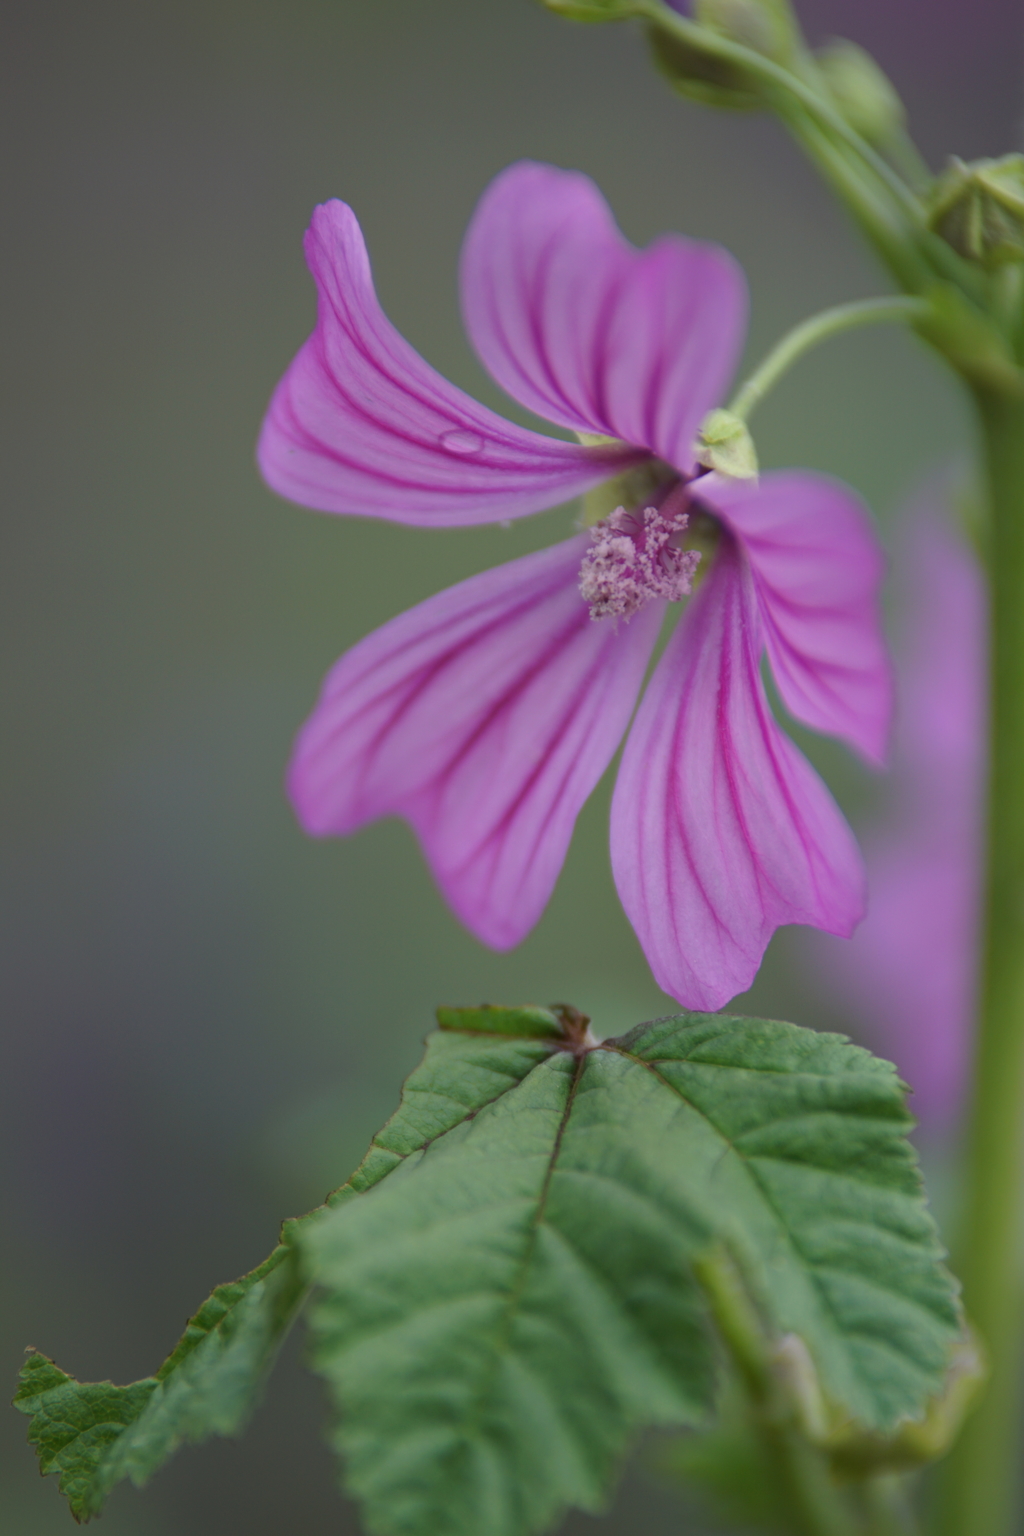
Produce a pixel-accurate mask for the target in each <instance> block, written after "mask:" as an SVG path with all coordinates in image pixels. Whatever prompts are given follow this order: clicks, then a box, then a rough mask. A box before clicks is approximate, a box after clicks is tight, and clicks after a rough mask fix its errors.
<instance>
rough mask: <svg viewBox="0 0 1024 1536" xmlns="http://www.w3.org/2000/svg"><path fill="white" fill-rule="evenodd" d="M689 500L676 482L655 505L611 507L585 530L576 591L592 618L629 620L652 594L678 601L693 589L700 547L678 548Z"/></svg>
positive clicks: (680, 485) (669, 600)
mask: <svg viewBox="0 0 1024 1536" xmlns="http://www.w3.org/2000/svg"><path fill="white" fill-rule="evenodd" d="M688 505H689V499H688V497H687V495H686V491H685V489H684V487H683V485H682V484H681V483H680V482H678V481H677V482H676V484H675V485H674V486H673V487H672V488H671V490H670V491H669V493H668V495H667V496H666V497H665V498H664V500H663V501H662V503H661V505H660V506H658V507H653V506H647V507H638V508H637V510H636V511H634V512H627V511H626V508H625V507H616V509H615V511H614V512H612V513H611V514H610V515H609V516H608V517H606V518H604V519H602V521H601V522H599V523H596V524H595V525H594V527H593V528H591V530H590V548H589V549H588V550H587V552H586V554H585V555H584V556H583V564H582V565H581V566H580V595H581V596H582V598H583V601H584V602H585V603H587V604H589V607H590V617H591V618H592V619H631V618H632V617H633V615H634V613H639V611H640V609H641V608H643V607H644V606H645V605H646V604H647V603H649V602H651V601H652V600H653V599H654V598H662V599H663V600H664V601H666V602H669V603H678V602H679V601H680V600H681V599H682V598H684V597H688V596H689V595H690V593H691V592H692V591H693V578H694V573H695V571H696V569H697V566H698V564H699V563H700V551H699V550H696V549H682V548H680V544H681V542H682V536H683V534H684V532H685V530H686V528H687V526H688V524H689V521H690V519H689V516H688V512H687V508H688Z"/></svg>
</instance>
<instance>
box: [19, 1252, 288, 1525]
mask: <svg viewBox="0 0 1024 1536" xmlns="http://www.w3.org/2000/svg"><path fill="white" fill-rule="evenodd" d="M305 1290H306V1286H305V1282H304V1281H303V1279H302V1277H301V1273H300V1269H299V1263H298V1256H297V1254H296V1252H295V1251H294V1249H292V1248H290V1247H289V1246H287V1245H285V1244H280V1245H279V1246H278V1247H277V1248H275V1249H274V1252H273V1253H272V1254H271V1255H270V1256H269V1258H267V1259H265V1260H264V1262H263V1263H262V1264H260V1265H259V1266H258V1267H257V1268H256V1269H254V1270H252V1271H250V1273H249V1274H247V1275H243V1276H242V1278H241V1279H240V1280H235V1281H232V1282H230V1283H229V1284H227V1285H220V1286H218V1287H217V1289H216V1290H215V1291H214V1292H213V1293H212V1295H211V1296H209V1297H208V1299H207V1300H206V1301H205V1302H204V1303H203V1305H202V1306H201V1307H200V1309H199V1311H198V1312H197V1313H196V1314H195V1316H194V1317H192V1318H190V1319H189V1322H188V1325H187V1327H186V1329H185V1332H184V1334H183V1335H182V1337H181V1339H180V1340H179V1342H178V1344H177V1345H176V1346H175V1348H174V1350H173V1351H172V1353H171V1354H170V1355H168V1357H167V1359H166V1360H165V1361H164V1363H163V1365H162V1366H161V1367H160V1369H159V1371H157V1373H156V1375H155V1376H147V1377H145V1378H144V1379H143V1380H142V1381H136V1382H132V1383H131V1385H130V1386H125V1387H119V1386H114V1385H113V1383H111V1382H109V1381H101V1382H80V1381H76V1379H75V1378H74V1377H73V1376H70V1375H68V1373H67V1372H65V1371H62V1370H61V1369H60V1368H59V1367H58V1366H56V1365H55V1364H54V1363H53V1361H52V1360H49V1359H47V1357H46V1356H45V1355H42V1354H39V1353H38V1352H37V1351H33V1352H32V1353H31V1354H30V1355H29V1357H28V1359H27V1361H26V1362H25V1364H24V1366H23V1367H22V1370H21V1375H20V1378H19V1387H18V1392H17V1395H16V1396H15V1398H14V1405H15V1407H16V1408H18V1409H20V1410H21V1412H22V1413H26V1414H30V1415H31V1417H32V1422H31V1424H30V1425H29V1429H28V1438H29V1441H30V1442H31V1443H32V1444H33V1445H34V1446H35V1447H36V1450H37V1453H38V1456H39V1470H40V1471H41V1472H42V1473H43V1474H44V1476H45V1475H46V1474H48V1473H57V1474H58V1475H59V1479H60V1490H61V1492H62V1493H63V1494H64V1496H65V1498H66V1499H67V1501H68V1505H69V1507H70V1509H71V1513H72V1514H73V1515H74V1517H75V1519H76V1520H89V1519H91V1518H92V1517H93V1516H94V1515H98V1514H99V1513H100V1510H101V1509H102V1507H103V1504H104V1502H105V1500H106V1498H107V1495H108V1494H109V1493H110V1490H111V1489H112V1488H113V1487H114V1485H115V1483H118V1482H120V1481H121V1480H122V1478H125V1477H128V1478H130V1479H131V1480H132V1482H133V1483H135V1484H136V1485H137V1486H141V1485H142V1484H143V1483H145V1482H146V1481H147V1480H148V1478H149V1477H151V1476H152V1474H153V1473H154V1472H155V1471H156V1470H157V1468H158V1467H160V1466H161V1465H162V1464H163V1463H164V1462H165V1461H166V1460H167V1459H168V1457H170V1456H171V1455H172V1454H173V1453H174V1451H176V1450H177V1448H178V1446H179V1445H181V1444H182V1443H183V1442H185V1441H193V1442H194V1441H199V1440H205V1439H206V1438H207V1437H208V1436H210V1435H233V1434H238V1433H239V1431H240V1430H241V1429H242V1428H243V1427H244V1425H245V1422H246V1420H247V1419H248V1417H249V1414H250V1413H251V1411H252V1409H253V1408H254V1407H255V1405H256V1403H257V1401H258V1399H259V1395H260V1391H261V1389H262V1386H263V1383H264V1381H265V1379H266V1376H267V1374H268V1372H269V1370H270V1368H271V1366H272V1365H273V1362H274V1359H275V1358H276V1355H277V1352H278V1349H279V1348H280V1345H281V1343H282V1341H283V1339H284V1337H285V1335H286V1333H287V1332H288V1329H289V1328H290V1326H291V1324H292V1322H293V1320H294V1318H295V1316H296V1313H297V1312H298V1309H299V1307H300V1305H301V1302H302V1299H303V1297H304V1295H305Z"/></svg>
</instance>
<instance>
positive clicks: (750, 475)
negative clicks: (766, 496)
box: [696, 410, 757, 480]
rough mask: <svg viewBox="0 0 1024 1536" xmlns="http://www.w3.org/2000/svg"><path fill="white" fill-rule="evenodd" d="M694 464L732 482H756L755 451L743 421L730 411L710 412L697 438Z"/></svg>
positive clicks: (752, 440)
mask: <svg viewBox="0 0 1024 1536" xmlns="http://www.w3.org/2000/svg"><path fill="white" fill-rule="evenodd" d="M696 454H697V463H698V464H703V465H704V467H705V468H706V469H716V470H717V471H718V473H719V474H720V475H731V476H732V478H733V479H734V480H756V479H757V449H756V448H755V447H754V439H753V438H752V437H751V435H750V431H749V429H748V427H747V424H746V422H745V421H743V420H741V418H740V417H739V416H734V415H733V414H732V412H731V411H723V410H716V411H709V412H708V414H707V415H706V416H705V418H704V420H703V422H702V424H701V429H700V432H699V433H698V435H697V446H696Z"/></svg>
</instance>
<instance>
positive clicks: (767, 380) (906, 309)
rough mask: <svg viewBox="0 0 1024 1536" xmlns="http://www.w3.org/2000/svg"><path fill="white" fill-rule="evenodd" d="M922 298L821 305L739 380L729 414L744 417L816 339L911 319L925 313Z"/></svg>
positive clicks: (826, 338)
mask: <svg viewBox="0 0 1024 1536" xmlns="http://www.w3.org/2000/svg"><path fill="white" fill-rule="evenodd" d="M927 310H928V304H927V301H926V300H924V299H914V298H902V297H899V296H896V297H889V298H884V299H857V300H855V301H854V302H853V303H851V304H837V305H836V306H835V308H834V309H823V310H822V311H821V313H820V314H817V315H811V316H810V318H809V319H807V320H804V321H802V322H801V323H800V324H799V325H797V326H794V328H793V330H791V331H790V332H788V334H787V335H785V336H783V338H782V340H781V341H780V342H777V343H776V345H775V346H774V347H773V348H772V350H771V351H770V352H769V354H768V356H767V357H766V358H765V359H764V361H763V362H762V363H761V364H760V365H759V366H758V367H757V368H756V369H755V370H754V372H753V373H752V374H751V375H750V377H749V378H748V379H747V380H745V382H744V383H743V384H741V386H740V388H739V389H738V390H737V391H736V393H735V395H734V396H733V398H732V400H731V401H730V402H729V405H728V407H727V409H728V410H729V411H730V412H731V414H732V415H733V416H739V417H740V419H741V420H742V421H746V419H747V417H748V416H749V415H750V413H751V411H752V410H753V409H754V407H755V406H756V405H757V404H758V402H759V401H760V400H763V398H764V396H765V395H766V394H767V393H768V391H769V390H770V389H771V388H772V387H773V385H775V384H776V383H777V382H778V380H779V379H780V378H781V377H782V375H783V374H784V373H785V372H786V371H787V370H788V369H790V368H791V367H792V366H793V364H794V363H795V362H796V361H797V359H798V358H800V357H802V356H803V355H804V353H805V352H809V351H810V350H811V348H812V347H816V346H817V345H818V343H819V342H822V341H827V340H828V338H829V337H830V336H841V335H842V333H843V332H844V331H852V330H856V329H857V328H858V327H859V326H862V325H880V324H884V323H887V322H892V321H894V320H915V319H918V318H919V317H920V316H922V315H924V314H925V313H927Z"/></svg>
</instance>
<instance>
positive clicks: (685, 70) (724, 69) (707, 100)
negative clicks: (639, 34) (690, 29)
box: [648, 26, 762, 112]
mask: <svg viewBox="0 0 1024 1536" xmlns="http://www.w3.org/2000/svg"><path fill="white" fill-rule="evenodd" d="M648 36H649V38H650V43H651V53H652V54H653V57H654V63H655V65H656V66H657V68H658V69H659V70H660V71H661V73H662V74H663V75H664V76H665V77H666V79H667V80H668V82H669V84H670V85H671V86H672V88H673V90H675V91H678V92H679V94H680V96H686V97H688V98H689V99H690V100H691V101H699V102H700V103H701V104H702V105H703V106H705V107H725V108H727V109H731V110H732V111H734V112H750V111H753V110H755V109H756V108H757V107H760V106H761V104H762V103H761V98H760V96H759V95H758V93H757V91H756V90H755V89H753V87H752V85H751V83H750V81H749V80H748V77H747V72H746V71H745V70H744V69H742V68H741V67H740V66H738V65H736V64H732V63H730V62H729V61H728V60H726V59H719V58H716V56H715V55H714V54H713V53H707V52H705V51H704V50H703V49H702V48H700V47H699V46H698V45H697V44H696V43H691V42H689V41H684V39H682V38H681V37H679V36H678V35H677V34H676V33H675V32H670V31H668V30H667V29H666V28H664V27H658V26H652V27H650V28H648Z"/></svg>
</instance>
